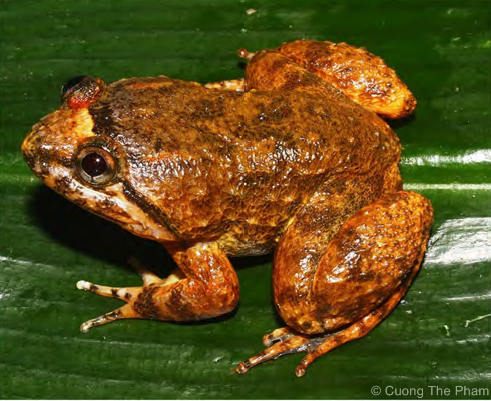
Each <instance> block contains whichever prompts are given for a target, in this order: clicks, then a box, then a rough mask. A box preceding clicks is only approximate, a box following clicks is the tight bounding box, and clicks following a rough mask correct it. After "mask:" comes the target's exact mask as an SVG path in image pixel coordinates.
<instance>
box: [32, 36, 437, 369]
mask: <svg viewBox="0 0 491 401" xmlns="http://www.w3.org/2000/svg"><path fill="white" fill-rule="evenodd" d="M336 49H339V54H336V51H337V50H336ZM243 52H245V51H243ZM326 54H328V55H329V57H330V58H336V59H343V60H345V61H346V60H348V61H346V63H348V64H349V63H350V62H349V58H350V57H352V58H353V59H354V60H352V61H351V64H353V65H373V66H375V67H376V68H379V69H380V68H381V67H380V66H381V65H383V66H385V64H383V62H382V61H381V60H380V59H378V58H376V57H375V56H373V55H371V54H370V53H368V52H366V51H365V50H360V49H356V48H353V47H351V46H348V45H345V44H340V45H339V46H336V45H334V44H332V43H330V42H313V41H297V42H292V43H287V44H284V45H282V46H280V47H279V48H278V49H275V50H266V51H262V52H258V53H256V54H255V55H253V54H252V53H249V54H247V55H246V54H245V53H244V54H243V55H244V56H245V57H247V58H248V59H250V62H249V64H248V67H247V70H246V74H245V80H244V81H241V80H236V81H233V82H230V83H215V84H209V85H207V86H202V85H199V84H197V83H194V82H183V81H179V80H174V79H170V78H167V77H163V76H161V77H156V78H133V79H125V80H121V81H117V82H115V83H113V84H111V85H105V84H104V83H103V82H102V81H100V80H95V79H93V78H85V79H84V80H82V81H81V82H79V83H78V84H76V85H75V86H74V87H72V88H68V89H67V90H66V91H65V94H64V103H63V105H62V106H61V108H60V109H59V110H58V111H55V112H54V113H52V114H50V115H48V116H47V117H45V118H44V119H42V120H41V121H40V122H39V123H38V124H37V125H35V126H34V127H33V130H32V131H31V133H29V135H28V136H27V137H26V139H25V141H24V144H23V153H24V156H25V159H26V161H27V163H28V164H29V166H30V167H31V168H32V169H33V171H34V172H35V173H36V174H37V175H38V176H39V177H40V178H41V179H42V180H43V181H44V182H45V183H46V184H47V185H48V186H50V187H51V188H53V189H54V190H56V191H57V192H59V193H60V194H62V195H63V196H65V197H66V198H68V199H70V200H71V201H73V202H75V203H77V204H79V205H80V206H82V207H84V208H87V209H88V210H90V211H92V212H94V213H96V214H98V215H101V216H102V217H104V218H106V219H108V220H111V221H114V222H116V223H117V224H119V225H121V226H122V227H123V228H125V229H127V230H129V231H131V232H133V233H135V234H136V235H139V236H142V237H145V238H150V239H153V240H156V241H159V242H160V243H162V244H163V245H164V246H165V247H166V248H167V250H168V251H169V252H170V254H171V255H172V257H173V258H174V260H175V261H176V263H177V265H178V267H179V269H178V270H176V271H175V272H174V273H173V274H172V275H171V276H169V277H168V278H167V279H165V280H162V279H160V278H158V277H156V276H155V275H153V274H152V273H149V272H145V271H142V272H141V275H142V278H143V284H144V285H143V286H142V287H134V288H119V289H118V288H112V287H105V286H99V285H95V284H91V283H87V282H85V281H81V282H79V283H78V284H77V286H78V288H80V289H84V290H88V291H92V292H94V293H97V294H100V295H103V296H107V297H115V298H119V299H121V300H124V301H125V302H126V304H125V305H124V306H123V307H121V308H119V309H117V310H115V311H113V312H110V313H108V314H105V315H103V316H100V317H98V318H96V319H92V320H90V321H88V322H86V323H84V324H83V325H82V327H81V329H82V331H87V330H88V329H90V328H91V327H93V326H97V325H100V324H104V323H107V322H110V321H113V320H116V319H121V318H147V319H158V320H169V321H192V320H198V319H205V318H210V317H214V316H218V315H221V314H224V313H227V312H229V311H231V310H233V309H234V308H235V306H236V305H237V302H238V299H239V284H238V280H237V276H236V274H235V272H234V270H233V268H232V266H231V264H230V262H229V260H228V258H227V256H242V255H260V254H264V253H268V252H271V251H272V250H274V249H276V253H275V259H274V273H273V289H274V296H275V303H276V306H277V309H278V311H279V313H280V315H281V317H282V318H283V319H284V321H285V323H286V324H287V325H288V327H286V328H283V329H278V330H276V331H274V332H273V333H271V334H269V335H267V336H265V338H264V343H265V345H266V346H268V347H269V348H268V349H266V350H265V351H264V352H262V353H260V354H258V355H257V356H255V357H253V358H250V359H249V360H248V361H247V362H243V363H241V364H239V365H238V367H237V369H236V371H237V372H238V373H244V372H246V371H247V370H248V369H249V368H250V367H252V366H254V365H256V364H258V363H261V362H263V361H265V360H269V359H272V358H277V357H278V356H281V355H284V354H288V353H293V352H307V353H308V355H307V356H306V357H305V358H304V360H303V361H302V363H301V365H300V366H299V367H298V368H297V371H296V374H297V375H298V376H301V375H303V374H304V372H305V369H306V367H307V366H308V365H309V364H310V363H311V362H313V361H314V360H315V359H316V358H317V357H319V356H320V355H322V354H324V353H326V352H328V351H329V350H331V349H333V348H335V347H337V346H339V345H341V344H343V343H345V342H347V341H350V340H353V339H356V338H359V337H362V336H363V335H365V334H367V333H368V332H369V331H370V330H371V329H372V328H373V327H375V326H376V325H377V324H378V323H379V322H380V321H381V320H383V319H384V318H385V317H386V316H387V315H388V314H389V313H390V311H391V310H392V309H393V308H394V307H395V306H396V305H397V303H398V302H399V300H400V299H401V298H402V296H404V294H405V292H406V290H407V288H408V287H409V285H410V283H411V281H412V279H413V278H414V276H415V275H416V273H417V271H418V269H419V266H420V263H421V260H422V258H423V255H424V252H425V249H426V242H427V239H428V235H429V230H430V226H431V222H432V214H433V212H432V208H431V205H430V203H429V201H428V200H426V199H425V198H423V197H422V196H420V195H418V194H415V193H412V192H405V191H403V190H402V183H401V178H400V174H399V169H398V163H399V160H400V154H401V146H400V144H399V140H398V138H397V136H396V135H395V134H394V132H393V131H392V130H391V129H390V127H389V126H388V125H387V123H386V122H385V121H383V120H382V119H381V118H380V117H378V116H377V115H376V114H375V113H374V112H373V111H370V108H371V107H372V105H373V102H372V101H371V100H370V96H364V95H363V96H362V95H361V94H360V93H361V92H360V91H359V88H358V89H357V88H354V86H356V85H353V86H350V85H349V82H350V79H348V78H347V75H349V73H350V72H349V71H347V70H343V72H342V74H341V75H342V76H339V74H338V73H337V72H336V70H335V69H333V70H332V71H330V72H329V73H326V71H327V70H329V68H331V67H332V65H330V64H329V63H328V62H327V61H326V57H327V56H326ZM317 56H318V57H319V60H318V63H316V62H315V57H317ZM302 57H303V58H304V59H302ZM317 64H319V65H322V66H324V67H325V68H324V69H322V71H319V69H317V68H312V66H313V65H317ZM375 67H374V68H375ZM376 68H375V69H376ZM367 71H369V69H366V71H365V72H364V73H363V74H365V75H366V74H367ZM377 71H378V70H377ZM377 71H375V72H374V73H373V74H372V77H373V79H374V80H375V81H376V80H377V79H378V77H381V78H380V82H379V85H382V86H384V85H385V86H387V85H386V82H387V80H388V81H389V82H390V83H392V86H391V87H392V88H399V87H400V85H399V84H402V83H401V82H400V80H399V79H398V78H397V76H395V73H393V71H392V70H390V71H392V72H390V73H387V74H388V75H387V74H386V75H384V74H379V72H377ZM351 72H352V77H351V82H355V81H356V79H357V78H359V76H360V74H361V73H360V70H359V69H356V68H354V69H352V70H351ZM341 81H342V82H344V84H343V85H344V86H345V87H343V85H339V82H341ZM402 85H403V84H402ZM336 86H337V87H338V88H339V89H341V90H339V89H337V88H336ZM404 88H405V86H404ZM370 90H371V89H370ZM397 90H398V89H397ZM342 91H343V92H342ZM362 91H363V90H362ZM364 91H365V92H366V91H367V90H364ZM406 91H407V92H408V93H409V95H407V93H406ZM353 93H357V95H356V96H355V97H356V99H355V100H356V102H358V103H356V102H354V101H353V100H351V99H350V98H353ZM397 94H398V95H400V96H401V97H402V98H407V99H411V98H412V95H411V94H410V92H409V91H408V90H407V88H405V89H404V90H402V89H401V90H400V91H399V92H397ZM393 95H394V93H393V92H390V93H387V94H383V93H381V94H379V95H377V96H378V100H377V102H376V103H377V104H378V106H379V108H380V109H381V110H382V112H379V111H377V113H379V114H381V115H384V116H390V115H391V113H392V114H393V112H392V111H390V110H393V109H394V108H393V97H394V96H393ZM396 97H397V96H396ZM367 99H368V100H367ZM384 99H385V106H386V107H385V109H384V106H383V105H384ZM412 99H414V98H412ZM359 103H360V104H361V105H360V104H359ZM409 103H411V104H412V106H411V107H413V106H414V104H415V101H411V100H409ZM362 105H363V106H366V107H363V106H362ZM380 105H382V106H380ZM384 110H385V111H387V110H389V112H387V113H385V112H384ZM401 110H402V111H401ZM407 110H409V109H408V106H403V107H402V109H400V110H399V115H398V116H400V117H401V116H404V115H405V114H404V113H407ZM87 154H88V155H89V157H86V155H87ZM94 155H98V156H97V157H102V158H103V159H104V160H105V164H104V168H101V170H97V173H95V172H94V171H96V170H93V168H94V167H93V165H91V164H90V163H92V162H94V159H93V158H94V157H96V156H94ZM91 157H92V159H91ZM87 160H89V161H90V163H89V162H87ZM84 163H85V164H84ZM94 163H95V162H94ZM87 166H89V167H87ZM100 171H103V172H102V173H100ZM99 173H100V174H99Z"/></svg>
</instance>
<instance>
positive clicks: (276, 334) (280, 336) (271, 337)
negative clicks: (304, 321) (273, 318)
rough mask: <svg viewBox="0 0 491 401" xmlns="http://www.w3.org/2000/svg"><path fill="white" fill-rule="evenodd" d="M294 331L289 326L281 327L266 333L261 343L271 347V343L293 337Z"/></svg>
mask: <svg viewBox="0 0 491 401" xmlns="http://www.w3.org/2000/svg"><path fill="white" fill-rule="evenodd" d="M294 335H295V332H294V331H293V330H292V329H291V328H289V327H281V328H279V329H276V330H275V331H273V332H272V333H268V334H266V335H265V336H264V337H263V344H264V345H265V346H266V347H271V346H272V345H273V344H275V343H278V342H282V341H285V340H287V339H288V338H290V337H293V336H294Z"/></svg>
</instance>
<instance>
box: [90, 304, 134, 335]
mask: <svg viewBox="0 0 491 401" xmlns="http://www.w3.org/2000/svg"><path fill="white" fill-rule="evenodd" d="M134 317H137V316H136V315H135V312H134V310H133V308H132V307H131V306H130V305H129V304H126V305H124V306H122V307H121V308H118V309H115V310H113V311H111V312H108V313H105V314H104V315H101V316H98V317H96V318H95V319H90V320H87V321H86V322H85V323H82V325H81V326H80V331H81V332H82V333H87V332H88V331H89V330H90V329H91V328H92V327H96V326H100V325H102V324H106V323H110V322H114V321H115V320H118V319H128V318H134Z"/></svg>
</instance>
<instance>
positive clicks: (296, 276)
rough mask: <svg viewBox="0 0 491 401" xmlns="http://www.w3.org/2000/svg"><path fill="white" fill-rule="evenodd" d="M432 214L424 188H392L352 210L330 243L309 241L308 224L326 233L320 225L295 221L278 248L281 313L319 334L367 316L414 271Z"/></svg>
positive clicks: (277, 288)
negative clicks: (394, 190) (421, 192)
mask: <svg viewBox="0 0 491 401" xmlns="http://www.w3.org/2000/svg"><path fill="white" fill-rule="evenodd" d="M432 215H433V213H432V208H431V205H430V203H429V201H428V200H426V199H425V198H424V197H422V196H421V195H418V194H416V193H413V192H397V193H393V194H388V195H385V196H384V197H383V198H381V199H380V200H378V201H376V202H374V203H372V204H370V205H368V206H366V207H364V208H362V209H361V210H359V211H358V212H356V213H355V214H353V215H352V216H351V217H350V218H349V219H348V220H347V221H346V222H345V223H344V224H343V225H342V227H341V228H340V229H339V231H338V232H337V233H336V235H334V237H333V238H332V239H331V240H330V241H329V243H328V244H327V246H325V248H322V247H320V246H317V248H316V247H315V246H312V245H315V244H314V243H313V240H312V232H311V230H316V232H317V233H319V237H320V238H321V240H322V227H318V226H315V224H312V223H310V224H306V225H302V224H300V223H298V224H292V226H291V227H290V228H289V229H288V231H287V233H286V234H285V237H284V239H283V240H282V241H281V243H280V245H279V247H278V250H277V253H276V256H275V267H274V269H275V270H274V291H275V301H276V304H277V307H278V311H279V313H280V315H281V316H282V318H283V319H284V320H285V322H286V323H287V324H288V325H289V326H290V327H292V328H294V329H295V330H297V331H299V332H301V333H306V334H317V333H323V332H325V331H333V330H336V329H338V328H339V327H341V326H346V325H348V324H351V323H354V322H357V321H359V320H360V319H363V318H364V317H366V316H368V315H369V314H370V313H371V312H372V311H374V310H376V309H377V308H378V307H379V306H381V305H382V304H383V303H384V302H385V301H387V300H388V299H389V298H390V297H391V296H392V295H393V294H395V293H397V291H398V289H400V288H401V286H405V285H406V284H408V281H409V280H411V279H412V277H413V276H414V274H415V272H416V271H417V269H418V268H419V265H420V262H421V259H422V256H423V254H424V251H425V249H426V242H427V239H428V236H429V230H430V226H431V222H432ZM312 221H313V222H314V223H315V221H316V219H312V220H311V222H312ZM290 229H291V230H294V232H290ZM302 230H304V232H302ZM309 230H310V231H309ZM303 238H307V239H308V241H307V242H305V241H303ZM309 242H310V243H309ZM305 266H308V269H305ZM402 296H403V293H401V294H400V296H399V299H400V297H402ZM396 304H397V302H395V303H394V304H393V305H392V307H391V309H392V308H393V307H394V306H395V305H396ZM389 312H390V310H389V311H386V313H384V314H383V316H380V319H379V320H378V321H380V320H382V319H383V317H385V316H386V315H387V314H388V313H389ZM372 320H373V319H372ZM372 323H373V321H372ZM375 325H376V323H375V324H372V325H371V327H374V326H375ZM367 332H368V331H366V332H365V333H363V335H364V334H366V333H367ZM347 341H349V340H347Z"/></svg>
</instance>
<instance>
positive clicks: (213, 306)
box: [77, 244, 239, 332]
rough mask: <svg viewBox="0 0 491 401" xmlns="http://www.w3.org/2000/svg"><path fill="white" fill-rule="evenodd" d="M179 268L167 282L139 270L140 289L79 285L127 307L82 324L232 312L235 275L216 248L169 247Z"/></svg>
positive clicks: (235, 296) (85, 328)
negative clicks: (141, 278) (141, 280)
mask: <svg viewBox="0 0 491 401" xmlns="http://www.w3.org/2000/svg"><path fill="white" fill-rule="evenodd" d="M169 251H170V253H171V255H172V257H173V258H174V260H175V261H176V263H177V265H178V266H179V270H177V271H176V272H174V273H173V274H172V275H171V276H170V277H169V278H168V279H166V280H160V279H159V278H158V277H157V276H155V275H153V274H149V273H146V272H143V274H142V277H143V280H144V285H143V286H141V287H130V288H111V287H105V286H99V285H95V284H91V283H87V282H84V281H81V282H79V283H77V287H78V288H79V289H83V290H87V291H91V292H94V293H96V294H99V295H102V296H106V297H113V298H118V299H121V300H123V301H126V302H127V303H126V305H124V306H122V307H121V308H119V309H116V310H115V311H112V312H109V313H106V314H105V315H102V316H99V317H97V318H95V319H92V320H89V321H88V322H86V323H84V324H83V325H82V326H81V330H82V331H84V332H85V331H88V330H89V329H90V328H92V327H94V326H98V325H101V324H104V323H108V322H111V321H114V320H117V319H125V318H143V319H155V320H168V321H192V320H200V319H206V318H211V317H215V316H219V315H222V314H224V313H227V312H230V311H231V310H233V309H234V307H235V306H236V304H237V302H238V299H239V284H238V279H237V275H236V274H235V271H234V269H233V268H232V266H231V264H230V261H229V260H228V258H227V257H226V255H225V253H224V252H223V251H222V250H221V249H220V248H219V247H218V245H216V244H196V245H194V246H192V247H190V248H186V249H184V248H177V247H176V248H171V249H169Z"/></svg>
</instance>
